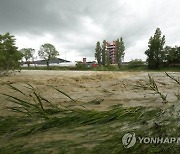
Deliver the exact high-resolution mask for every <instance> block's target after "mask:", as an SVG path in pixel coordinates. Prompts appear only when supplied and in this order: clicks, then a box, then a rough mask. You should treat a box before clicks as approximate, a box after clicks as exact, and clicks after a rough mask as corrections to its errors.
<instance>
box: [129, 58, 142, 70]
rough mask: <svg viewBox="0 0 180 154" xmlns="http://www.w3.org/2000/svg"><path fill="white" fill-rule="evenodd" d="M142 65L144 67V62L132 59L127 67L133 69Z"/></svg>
mask: <svg viewBox="0 0 180 154" xmlns="http://www.w3.org/2000/svg"><path fill="white" fill-rule="evenodd" d="M143 65H144V62H143V61H142V60H141V59H134V60H131V61H130V62H129V64H128V67H129V68H135V67H140V66H143Z"/></svg>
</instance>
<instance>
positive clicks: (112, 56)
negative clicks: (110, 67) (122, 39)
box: [106, 41, 117, 64]
mask: <svg viewBox="0 0 180 154" xmlns="http://www.w3.org/2000/svg"><path fill="white" fill-rule="evenodd" d="M106 51H107V54H108V55H109V60H110V63H111V64H116V63H117V62H116V41H113V42H112V43H109V42H106Z"/></svg>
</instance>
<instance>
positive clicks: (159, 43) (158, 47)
mask: <svg viewBox="0 0 180 154" xmlns="http://www.w3.org/2000/svg"><path fill="white" fill-rule="evenodd" d="M161 35H162V34H161V30H160V28H157V29H156V31H155V34H154V36H153V37H152V36H151V37H150V39H149V43H148V47H149V49H148V50H146V51H145V54H146V55H147V62H148V68H149V69H158V68H159V67H160V66H161V64H162V62H163V57H164V51H163V46H164V44H165V36H164V35H163V36H161Z"/></svg>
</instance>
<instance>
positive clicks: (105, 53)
mask: <svg viewBox="0 0 180 154" xmlns="http://www.w3.org/2000/svg"><path fill="white" fill-rule="evenodd" d="M106 58H107V51H106V41H105V40H104V41H103V45H102V65H103V66H105V65H106V62H107V59H106Z"/></svg>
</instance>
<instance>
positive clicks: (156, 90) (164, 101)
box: [148, 74, 168, 104]
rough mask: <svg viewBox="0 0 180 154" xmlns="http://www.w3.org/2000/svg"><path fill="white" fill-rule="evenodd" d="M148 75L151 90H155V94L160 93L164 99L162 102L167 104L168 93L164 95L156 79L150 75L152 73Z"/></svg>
mask: <svg viewBox="0 0 180 154" xmlns="http://www.w3.org/2000/svg"><path fill="white" fill-rule="evenodd" d="M148 77H149V84H148V85H149V87H150V88H151V90H153V91H154V94H158V95H159V96H160V98H161V99H162V103H164V104H166V103H167V102H168V101H167V99H166V98H167V95H164V94H162V93H161V92H160V91H159V88H158V86H157V84H156V82H155V81H154V79H153V77H151V76H150V74H148Z"/></svg>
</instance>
